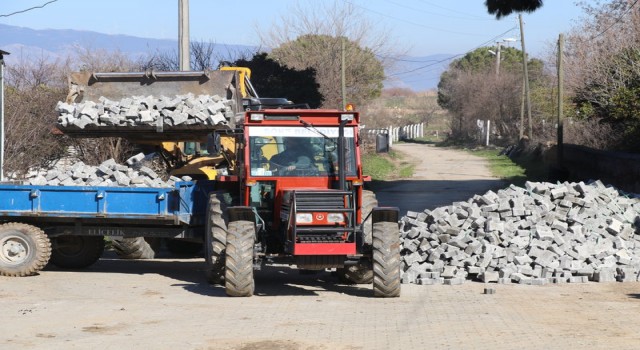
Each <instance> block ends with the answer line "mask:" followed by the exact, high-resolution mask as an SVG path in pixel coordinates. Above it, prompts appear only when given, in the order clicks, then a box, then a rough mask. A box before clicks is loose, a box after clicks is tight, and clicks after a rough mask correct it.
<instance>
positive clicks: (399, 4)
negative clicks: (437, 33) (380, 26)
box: [387, 0, 494, 21]
mask: <svg viewBox="0 0 640 350" xmlns="http://www.w3.org/2000/svg"><path fill="white" fill-rule="evenodd" d="M387 2H389V3H391V4H394V5H396V6H399V7H404V8H406V9H408V10H411V11H417V12H422V13H426V14H429V15H435V16H438V17H447V18H455V19H462V20H465V21H494V19H493V18H491V19H490V18H480V17H476V18H469V17H466V18H465V17H458V16H451V15H444V14H441V13H436V12H430V11H426V10H423V9H419V8H415V7H411V6H407V5H405V4H401V3H398V2H395V1H391V0H387Z"/></svg>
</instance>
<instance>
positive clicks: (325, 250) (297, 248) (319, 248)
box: [293, 242, 356, 255]
mask: <svg viewBox="0 0 640 350" xmlns="http://www.w3.org/2000/svg"><path fill="white" fill-rule="evenodd" d="M354 254H356V243H355V242H351V243H295V244H294V245H293V255H354Z"/></svg>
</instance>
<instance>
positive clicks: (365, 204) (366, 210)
mask: <svg viewBox="0 0 640 350" xmlns="http://www.w3.org/2000/svg"><path fill="white" fill-rule="evenodd" d="M377 206H378V199H377V198H376V194H375V193H373V192H372V191H369V190H362V207H361V213H362V220H364V219H366V218H367V216H369V214H371V211H372V210H373V208H375V207H377ZM372 231H373V229H372V225H371V217H369V219H368V220H367V222H366V223H365V225H364V227H363V236H364V237H363V238H364V245H365V247H371V244H372V242H373V240H372V238H371V233H372Z"/></svg>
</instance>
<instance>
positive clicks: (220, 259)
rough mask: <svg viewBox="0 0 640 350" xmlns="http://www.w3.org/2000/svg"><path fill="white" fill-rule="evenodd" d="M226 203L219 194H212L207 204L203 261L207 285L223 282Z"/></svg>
mask: <svg viewBox="0 0 640 350" xmlns="http://www.w3.org/2000/svg"><path fill="white" fill-rule="evenodd" d="M225 207H226V202H225V201H224V200H223V198H221V194H220V193H212V194H211V195H210V196H209V202H208V203H207V224H206V228H205V233H204V234H205V241H204V259H205V262H206V268H205V274H206V277H207V281H209V283H214V284H220V283H222V281H223V280H224V265H225V262H224V260H225V246H226V244H227V223H226V219H225V215H226V210H225V209H226V208H225Z"/></svg>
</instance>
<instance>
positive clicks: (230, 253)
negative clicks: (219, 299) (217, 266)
mask: <svg viewBox="0 0 640 350" xmlns="http://www.w3.org/2000/svg"><path fill="white" fill-rule="evenodd" d="M255 236H256V229H255V224H254V223H253V222H251V221H244V220H240V221H232V222H230V223H229V229H228V232H227V249H226V257H225V274H224V286H225V291H226V293H227V295H228V296H231V297H250V296H252V295H253V291H254V288H255V284H254V281H253V245H254V243H255Z"/></svg>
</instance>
